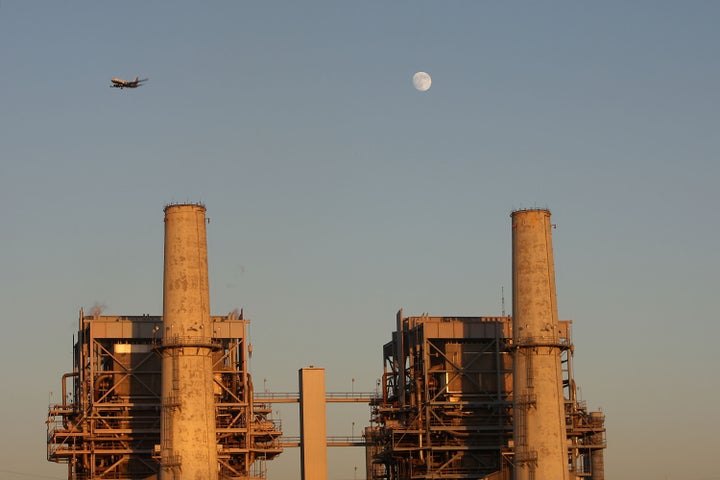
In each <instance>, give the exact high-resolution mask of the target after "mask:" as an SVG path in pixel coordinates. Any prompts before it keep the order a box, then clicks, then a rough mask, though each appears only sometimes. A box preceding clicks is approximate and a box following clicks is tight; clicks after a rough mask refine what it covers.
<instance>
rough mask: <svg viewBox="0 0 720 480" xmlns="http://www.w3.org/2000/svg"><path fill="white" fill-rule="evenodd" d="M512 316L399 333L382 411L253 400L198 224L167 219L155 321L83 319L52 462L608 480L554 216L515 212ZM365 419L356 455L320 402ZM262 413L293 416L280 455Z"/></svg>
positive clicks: (315, 382)
mask: <svg viewBox="0 0 720 480" xmlns="http://www.w3.org/2000/svg"><path fill="white" fill-rule="evenodd" d="M511 218H512V245H513V249H512V252H513V253H512V277H513V312H512V316H505V315H504V314H503V316H487V317H483V316H477V317H452V316H429V315H427V314H425V315H422V316H417V317H404V316H403V312H402V310H401V311H399V312H398V313H397V316H396V331H395V332H393V334H392V338H391V341H390V342H389V343H387V344H385V345H384V347H383V352H382V353H383V365H384V367H383V373H382V378H381V380H380V381H379V389H378V392H376V394H374V395H372V396H371V395H370V394H366V393H362V394H356V393H355V392H352V393H351V394H347V393H346V394H327V393H326V392H325V374H324V369H323V368H315V367H312V366H311V367H310V368H303V369H300V372H299V392H298V393H289V394H280V395H276V394H272V393H269V392H262V393H258V394H257V395H255V392H254V391H253V385H252V380H251V375H250V372H249V371H248V363H249V362H248V358H249V355H250V354H251V351H252V350H251V346H250V345H248V343H247V335H246V327H247V324H248V322H249V321H248V320H246V319H244V318H243V314H242V312H241V311H240V312H233V313H231V314H229V315H227V316H222V317H220V316H211V315H210V309H209V305H210V302H209V287H208V271H207V243H206V233H205V225H206V218H205V208H204V207H203V206H201V205H195V204H181V205H169V206H167V207H166V208H165V262H164V265H165V269H164V297H163V300H164V301H163V316H162V317H159V316H148V315H144V316H103V315H100V313H99V312H93V314H91V315H84V314H83V312H82V310H81V312H80V320H79V326H78V334H77V339H76V341H75V343H74V352H73V353H74V356H73V361H74V365H73V370H72V371H71V372H70V373H67V374H65V375H64V376H63V378H62V390H63V391H62V402H61V403H60V404H57V405H51V406H50V410H49V415H48V422H47V423H48V439H47V445H48V453H47V454H48V460H50V461H54V462H60V463H67V465H68V479H69V480H95V479H110V478H112V479H133V480H135V479H138V480H139V479H147V480H151V479H153V480H154V479H161V480H189V479H192V480H196V479H203V480H204V479H209V480H255V479H262V478H265V477H266V467H265V461H266V460H271V459H273V458H274V457H276V456H277V455H279V454H280V453H281V452H282V450H283V447H290V446H299V447H300V448H301V465H300V470H301V475H302V478H303V479H304V480H318V479H324V478H327V454H326V450H327V447H330V446H364V447H365V450H366V479H367V480H429V479H457V480H463V479H464V480H471V479H472V480H478V479H487V480H511V479H512V480H545V479H553V480H577V479H588V480H604V465H603V459H604V456H603V455H604V449H605V447H606V442H605V425H604V415H603V413H602V412H599V411H593V412H589V411H588V409H587V407H586V405H585V403H584V402H583V401H581V400H579V399H578V396H577V388H576V384H575V379H574V377H573V367H572V365H573V353H574V348H573V344H572V336H571V322H570V321H559V320H558V315H557V299H556V292H555V278H554V277H555V276H554V262H553V252H552V238H551V228H552V225H551V223H550V212H549V211H547V210H543V209H532V210H520V211H516V212H513V214H512V215H511ZM359 401H362V402H368V401H369V404H370V410H371V418H370V426H368V427H366V428H365V429H364V432H363V438H362V439H360V440H358V439H355V438H349V439H332V438H330V437H327V432H326V420H325V416H326V413H325V411H326V404H327V403H328V402H356V403H357V402H359ZM272 403H297V404H298V405H299V410H300V411H299V415H300V424H301V432H300V433H301V436H300V438H299V439H297V440H291V439H287V438H283V437H282V432H281V428H280V425H279V422H276V421H274V420H273V419H272V416H271V413H272V409H271V404H272Z"/></svg>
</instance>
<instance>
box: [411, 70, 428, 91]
mask: <svg viewBox="0 0 720 480" xmlns="http://www.w3.org/2000/svg"><path fill="white" fill-rule="evenodd" d="M412 80H413V86H414V87H415V89H416V90H419V91H421V92H427V91H428V90H430V85H432V78H430V75H429V74H428V73H425V72H417V73H416V74H415V75H413V79H412Z"/></svg>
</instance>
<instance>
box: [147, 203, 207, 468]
mask: <svg viewBox="0 0 720 480" xmlns="http://www.w3.org/2000/svg"><path fill="white" fill-rule="evenodd" d="M205 223H206V222H205V207H203V206H200V205H192V204H185V205H169V206H167V207H165V272H164V295H163V344H162V348H163V364H162V396H163V407H162V408H163V411H162V420H161V422H162V428H161V439H160V441H161V463H162V469H161V476H160V478H161V479H163V480H182V479H189V480H197V479H203V480H204V479H209V480H216V479H217V478H218V464H217V447H216V439H215V399H214V396H213V375H212V347H213V343H212V327H211V324H210V293H209V286H208V265H207V239H206V234H205Z"/></svg>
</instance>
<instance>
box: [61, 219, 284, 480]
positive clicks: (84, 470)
mask: <svg viewBox="0 0 720 480" xmlns="http://www.w3.org/2000/svg"><path fill="white" fill-rule="evenodd" d="M205 223H206V221H205V208H204V207H203V206H201V205H169V206H167V207H166V208H165V294H164V307H163V310H164V312H163V313H164V315H163V317H158V316H101V315H99V313H97V312H96V313H95V314H94V315H89V316H86V315H84V314H83V312H82V311H81V312H80V321H79V326H78V334H77V340H76V343H75V347H74V359H73V362H74V365H73V370H72V372H70V373H67V374H65V375H64V376H63V381H62V403H61V404H58V405H51V406H50V411H49V415H48V441H47V444H48V452H47V455H48V459H49V460H51V461H54V462H60V463H67V464H68V479H69V480H85V479H88V480H92V479H101V478H102V479H105V478H114V479H151V478H153V479H154V478H160V479H162V480H180V479H191V478H192V479H195V478H203V479H213V478H215V479H217V478H222V479H238V480H240V479H242V480H248V479H258V478H264V471H265V468H264V461H265V460H269V459H272V458H273V457H275V456H276V455H278V454H279V453H280V452H281V451H282V448H281V447H280V446H279V442H278V438H279V437H280V436H281V431H280V429H279V427H278V425H276V424H275V423H274V422H273V421H272V419H271V418H270V413H271V409H270V406H269V405H268V404H265V403H258V402H255V400H254V398H253V386H252V380H251V376H250V373H249V372H248V347H249V345H248V344H247V340H246V339H247V335H246V326H247V323H248V320H245V319H244V318H243V316H242V313H241V312H240V313H237V312H234V313H231V314H230V315H227V316H222V317H219V316H210V313H209V305H210V302H209V293H208V280H207V278H208V277H207V275H208V274H207V246H206V238H205ZM70 380H71V381H72V382H71V386H70V387H69V388H68V383H69V381H70Z"/></svg>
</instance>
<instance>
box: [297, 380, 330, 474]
mask: <svg viewBox="0 0 720 480" xmlns="http://www.w3.org/2000/svg"><path fill="white" fill-rule="evenodd" d="M299 373H300V466H301V469H302V477H301V478H302V480H327V431H326V430H327V428H326V419H325V369H324V368H313V367H310V368H301V369H300V372H299Z"/></svg>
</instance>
